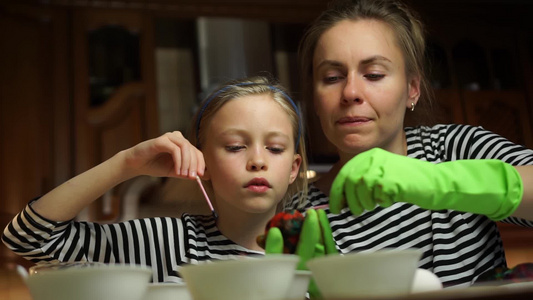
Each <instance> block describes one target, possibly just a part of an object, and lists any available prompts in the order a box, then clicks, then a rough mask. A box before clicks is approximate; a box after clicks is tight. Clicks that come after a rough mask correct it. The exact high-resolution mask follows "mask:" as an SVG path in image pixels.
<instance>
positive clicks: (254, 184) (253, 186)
mask: <svg viewBox="0 0 533 300" xmlns="http://www.w3.org/2000/svg"><path fill="white" fill-rule="evenodd" d="M244 187H245V188H247V189H248V190H250V191H252V192H256V193H264V192H266V191H268V190H269V189H270V188H271V186H270V183H269V182H268V180H266V179H265V178H254V179H252V180H250V181H249V182H248V183H247V184H246V185H245V186H244Z"/></svg>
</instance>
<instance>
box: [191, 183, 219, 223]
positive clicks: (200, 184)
mask: <svg viewBox="0 0 533 300" xmlns="http://www.w3.org/2000/svg"><path fill="white" fill-rule="evenodd" d="M196 182H198V185H199V186H200V189H201V190H202V193H203V194H204V197H205V200H206V201H207V204H208V205H209V208H210V209H211V212H212V213H213V216H214V217H215V219H217V218H218V215H217V213H216V212H215V209H214V208H213V204H211V200H209V196H207V193H206V191H205V189H204V186H203V184H202V180H201V179H200V177H199V176H198V175H196Z"/></svg>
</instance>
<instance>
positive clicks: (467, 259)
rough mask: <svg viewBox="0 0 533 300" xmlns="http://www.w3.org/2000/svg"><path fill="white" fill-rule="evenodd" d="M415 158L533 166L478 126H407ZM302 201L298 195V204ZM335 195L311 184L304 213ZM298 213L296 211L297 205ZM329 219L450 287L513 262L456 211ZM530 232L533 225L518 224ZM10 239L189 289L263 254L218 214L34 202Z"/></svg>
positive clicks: (349, 240)
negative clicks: (80, 213) (83, 216)
mask: <svg viewBox="0 0 533 300" xmlns="http://www.w3.org/2000/svg"><path fill="white" fill-rule="evenodd" d="M406 133H407V144H408V156H410V157H414V158H418V159H421V160H427V161H431V162H435V163H438V162H441V161H450V160H457V159H465V158H498V159H502V160H504V161H506V162H508V163H510V164H513V165H528V164H529V165H531V164H533V151H532V150H528V149H525V148H524V147H521V146H517V145H514V144H512V143H510V142H509V141H507V140H505V139H504V138H502V137H500V136H498V135H495V134H493V133H490V132H487V131H485V130H483V129H481V128H478V127H470V126H463V125H440V126H435V127H432V128H428V127H419V128H407V129H406ZM294 199H295V202H293V203H296V199H297V198H296V197H295V198H294ZM327 202H328V198H327V197H326V196H325V195H324V194H323V193H322V192H320V191H319V190H318V189H317V188H315V187H314V186H312V185H311V189H310V193H309V196H308V198H307V201H306V202H305V203H304V204H303V206H304V207H310V206H316V205H320V204H326V203H327ZM294 206H296V204H294ZM328 217H329V220H330V223H331V226H332V230H333V235H334V238H335V240H336V243H337V247H338V249H339V250H340V251H341V252H342V253H347V252H350V251H372V250H376V249H382V248H397V249H405V248H421V249H423V250H424V255H423V257H422V259H421V261H420V267H422V268H425V269H428V270H430V271H433V272H434V273H436V274H437V276H439V277H440V279H441V280H442V281H443V282H444V284H446V285H447V286H450V285H468V284H469V283H471V282H473V280H475V278H476V277H477V276H478V275H480V274H481V273H483V272H484V271H486V270H489V269H491V268H493V267H495V266H500V265H504V264H505V256H504V252H503V248H502V241H501V239H500V236H499V233H498V229H497V227H496V224H495V223H494V222H492V221H491V220H489V219H488V218H486V217H484V216H479V215H473V214H467V213H460V212H456V211H427V210H423V209H420V208H418V207H416V206H414V205H410V204H405V203H396V204H394V205H393V206H391V207H389V208H385V209H384V208H376V209H375V210H374V211H372V212H366V213H364V214H363V215H361V216H359V217H354V216H352V215H351V213H350V212H349V211H348V210H344V211H342V212H341V214H339V215H334V214H330V213H329V212H328ZM505 221H506V222H512V223H515V224H520V225H524V226H533V222H528V221H525V220H520V219H516V218H508V219H506V220H505ZM2 241H3V242H4V244H6V245H7V247H8V248H10V249H11V250H13V251H14V252H15V253H17V254H19V255H21V256H23V257H25V258H27V259H29V260H31V261H33V262H41V261H99V262H105V263H125V264H141V265H147V266H151V267H152V270H153V281H154V282H179V281H181V279H180V278H179V276H178V275H177V273H176V272H177V271H179V266H180V265H183V264H189V263H193V264H195V263H200V262H205V261H212V260H222V259H232V258H235V257H237V256H240V255H262V254H263V253H261V252H258V251H253V250H249V249H246V248H244V247H241V246H239V245H237V244H235V243H234V242H232V241H231V240H229V239H228V238H226V237H225V236H224V235H223V234H222V233H221V232H220V231H219V230H218V228H217V227H216V226H215V222H214V219H213V218H212V217H211V216H193V215H189V214H184V215H183V216H182V217H181V218H168V217H167V218H164V217H162V218H146V219H137V220H131V221H126V222H122V223H116V224H96V223H90V222H76V221H67V222H53V221H50V220H47V219H45V218H43V217H42V216H39V215H38V214H37V213H36V212H35V211H34V210H33V209H32V208H31V204H30V205H28V206H26V207H25V209H24V210H23V211H22V212H21V213H20V214H18V215H17V216H16V217H15V218H14V219H13V221H12V222H11V223H9V224H8V226H7V227H6V228H5V230H4V234H3V236H2Z"/></svg>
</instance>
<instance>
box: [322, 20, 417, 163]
mask: <svg viewBox="0 0 533 300" xmlns="http://www.w3.org/2000/svg"><path fill="white" fill-rule="evenodd" d="M313 86H314V103H315V111H316V112H317V114H318V116H319V119H320V122H321V125H322V129H323V131H324V133H325V135H326V136H327V138H328V139H329V140H330V141H331V142H332V143H333V144H334V145H335V146H336V147H337V148H338V150H339V154H340V157H341V160H344V161H346V160H348V159H350V158H351V157H353V156H354V155H356V154H358V153H361V152H363V151H365V150H368V149H371V148H374V147H380V148H383V149H385V150H388V151H391V152H394V153H399V154H406V153H405V152H406V149H405V148H406V144H405V136H404V131H403V120H404V114H405V111H406V108H410V107H411V102H414V104H416V102H417V100H418V95H419V80H418V78H411V79H408V78H407V77H406V74H405V66H404V59H403V55H402V52H401V51H400V49H399V48H398V46H397V44H396V41H395V37H394V32H393V31H392V30H391V29H390V28H389V27H388V26H387V25H386V24H385V23H382V22H380V21H375V20H359V21H348V20H345V21H342V22H339V23H338V24H336V25H335V26H334V27H332V28H330V29H329V30H327V31H326V32H325V33H324V34H323V35H322V36H321V38H320V39H319V40H318V43H317V46H316V48H315V53H314V57H313Z"/></svg>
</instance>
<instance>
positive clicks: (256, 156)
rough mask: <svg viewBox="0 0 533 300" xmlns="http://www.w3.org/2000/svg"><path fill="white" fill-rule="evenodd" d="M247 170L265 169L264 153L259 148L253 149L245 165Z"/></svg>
mask: <svg viewBox="0 0 533 300" xmlns="http://www.w3.org/2000/svg"><path fill="white" fill-rule="evenodd" d="M246 167H247V169H248V171H265V170H267V163H266V160H265V157H264V154H263V153H262V151H261V150H260V149H258V150H255V151H254V152H253V153H252V154H251V156H250V158H249V159H248V163H247V165H246Z"/></svg>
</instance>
